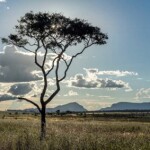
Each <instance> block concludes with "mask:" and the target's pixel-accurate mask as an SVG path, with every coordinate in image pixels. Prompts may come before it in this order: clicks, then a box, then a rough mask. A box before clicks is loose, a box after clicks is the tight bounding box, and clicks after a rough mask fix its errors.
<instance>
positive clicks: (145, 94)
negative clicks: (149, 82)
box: [135, 88, 150, 100]
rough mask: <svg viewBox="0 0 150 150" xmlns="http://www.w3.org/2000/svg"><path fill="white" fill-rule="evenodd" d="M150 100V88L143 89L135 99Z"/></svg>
mask: <svg viewBox="0 0 150 150" xmlns="http://www.w3.org/2000/svg"><path fill="white" fill-rule="evenodd" d="M149 98H150V88H147V89H145V88H141V89H140V90H139V91H138V92H137V93H136V97H135V99H137V100H138V99H149Z"/></svg>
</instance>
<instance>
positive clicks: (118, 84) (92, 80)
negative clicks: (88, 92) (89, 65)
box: [68, 74, 131, 90]
mask: <svg viewBox="0 0 150 150" xmlns="http://www.w3.org/2000/svg"><path fill="white" fill-rule="evenodd" d="M68 86H70V87H76V88H91V89H98V88H107V89H114V88H117V89H119V88H124V89H125V90H131V87H130V86H129V84H128V83H126V82H124V81H122V80H112V79H108V78H106V79H102V78H98V77H97V76H95V77H91V76H88V75H87V76H84V75H83V74H76V75H75V77H71V78H70V80H68Z"/></svg>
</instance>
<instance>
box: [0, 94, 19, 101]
mask: <svg viewBox="0 0 150 150" xmlns="http://www.w3.org/2000/svg"><path fill="white" fill-rule="evenodd" d="M16 99H17V98H16V97H15V96H13V95H10V94H3V95H1V94H0V101H7V100H16Z"/></svg>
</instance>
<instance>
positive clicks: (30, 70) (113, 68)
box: [0, 0, 150, 110]
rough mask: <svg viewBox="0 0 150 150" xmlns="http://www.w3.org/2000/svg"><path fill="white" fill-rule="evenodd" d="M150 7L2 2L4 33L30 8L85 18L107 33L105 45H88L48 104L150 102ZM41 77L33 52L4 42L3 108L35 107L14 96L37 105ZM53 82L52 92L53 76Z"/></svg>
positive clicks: (116, 1) (97, 1) (0, 53)
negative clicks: (30, 52) (29, 52)
mask: <svg viewBox="0 0 150 150" xmlns="http://www.w3.org/2000/svg"><path fill="white" fill-rule="evenodd" d="M149 8H150V1H149V0H143V1H141V0H132V1H131V0H125V1H123V0H122V1H120V0H93V1H91V0H82V1H81V0H76V1H72V0H32V1H31V0H0V37H7V36H8V35H9V34H10V33H14V26H15V25H16V24H17V20H18V19H19V18H20V17H21V16H23V15H24V14H25V13H27V12H29V11H33V12H39V11H41V12H49V13H62V14H63V15H64V16H66V17H70V18H76V17H77V18H80V19H85V20H87V21H88V22H90V23H91V24H92V25H94V26H98V27H100V28H101V31H102V32H103V33H106V34H107V35H108V37H109V39H108V40H107V44H105V45H102V46H93V47H90V48H89V49H87V50H86V51H85V53H84V54H83V55H81V56H79V57H78V58H77V59H76V60H75V61H74V62H73V64H72V66H71V68H70V70H69V72H68V76H67V78H66V80H65V81H64V82H63V83H62V84H61V91H60V93H59V94H58V95H57V96H56V97H55V99H53V101H52V102H51V103H50V104H48V107H55V106H57V105H62V104H66V103H70V102H77V103H79V104H81V105H83V106H84V107H85V108H86V109H88V110H99V109H101V108H104V107H107V106H110V105H111V104H113V103H117V102H138V103H140V102H149V100H150V69H149V65H150V62H149V57H150V51H149V50H150V28H149V27H150V19H149V16H150V9H149ZM77 48H79V47H77ZM35 70H36V71H35ZM41 79H42V77H41V76H40V75H39V74H38V71H37V68H36V66H35V64H34V60H33V56H32V55H30V54H28V53H25V52H23V51H22V50H20V49H19V48H16V47H14V46H12V45H4V44H2V43H1V42H0V101H1V102H0V110H6V109H24V108H31V107H32V105H30V104H28V103H26V102H18V101H17V100H16V98H15V96H19V95H21V96H28V97H31V99H32V100H33V101H35V102H37V103H38V92H40V89H41V87H42V80H41ZM49 85H50V88H49V89H48V90H49V93H51V92H53V90H54V89H53V88H54V86H55V85H54V83H53V80H52V79H51V78H49Z"/></svg>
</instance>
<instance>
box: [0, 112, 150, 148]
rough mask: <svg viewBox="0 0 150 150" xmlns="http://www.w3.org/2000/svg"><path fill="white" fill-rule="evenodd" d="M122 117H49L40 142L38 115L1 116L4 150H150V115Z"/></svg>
mask: <svg viewBox="0 0 150 150" xmlns="http://www.w3.org/2000/svg"><path fill="white" fill-rule="evenodd" d="M120 114H121V113H119V117H116V116H117V115H114V114H113V115H112V114H111V115H109V114H107V115H106V116H105V115H85V114H84V115H82V114H80V115H76V114H74V115H63V116H61V115H47V135H46V139H45V140H43V141H40V139H39V136H40V118H39V115H38V114H21V113H19V114H18V113H3V112H1V113H0V150H150V114H149V113H148V115H143V117H135V116H133V117H132V116H131V115H130V114H129V117H128V116H127V115H126V117H120ZM141 116H142V115H141ZM144 116H146V117H144Z"/></svg>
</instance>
